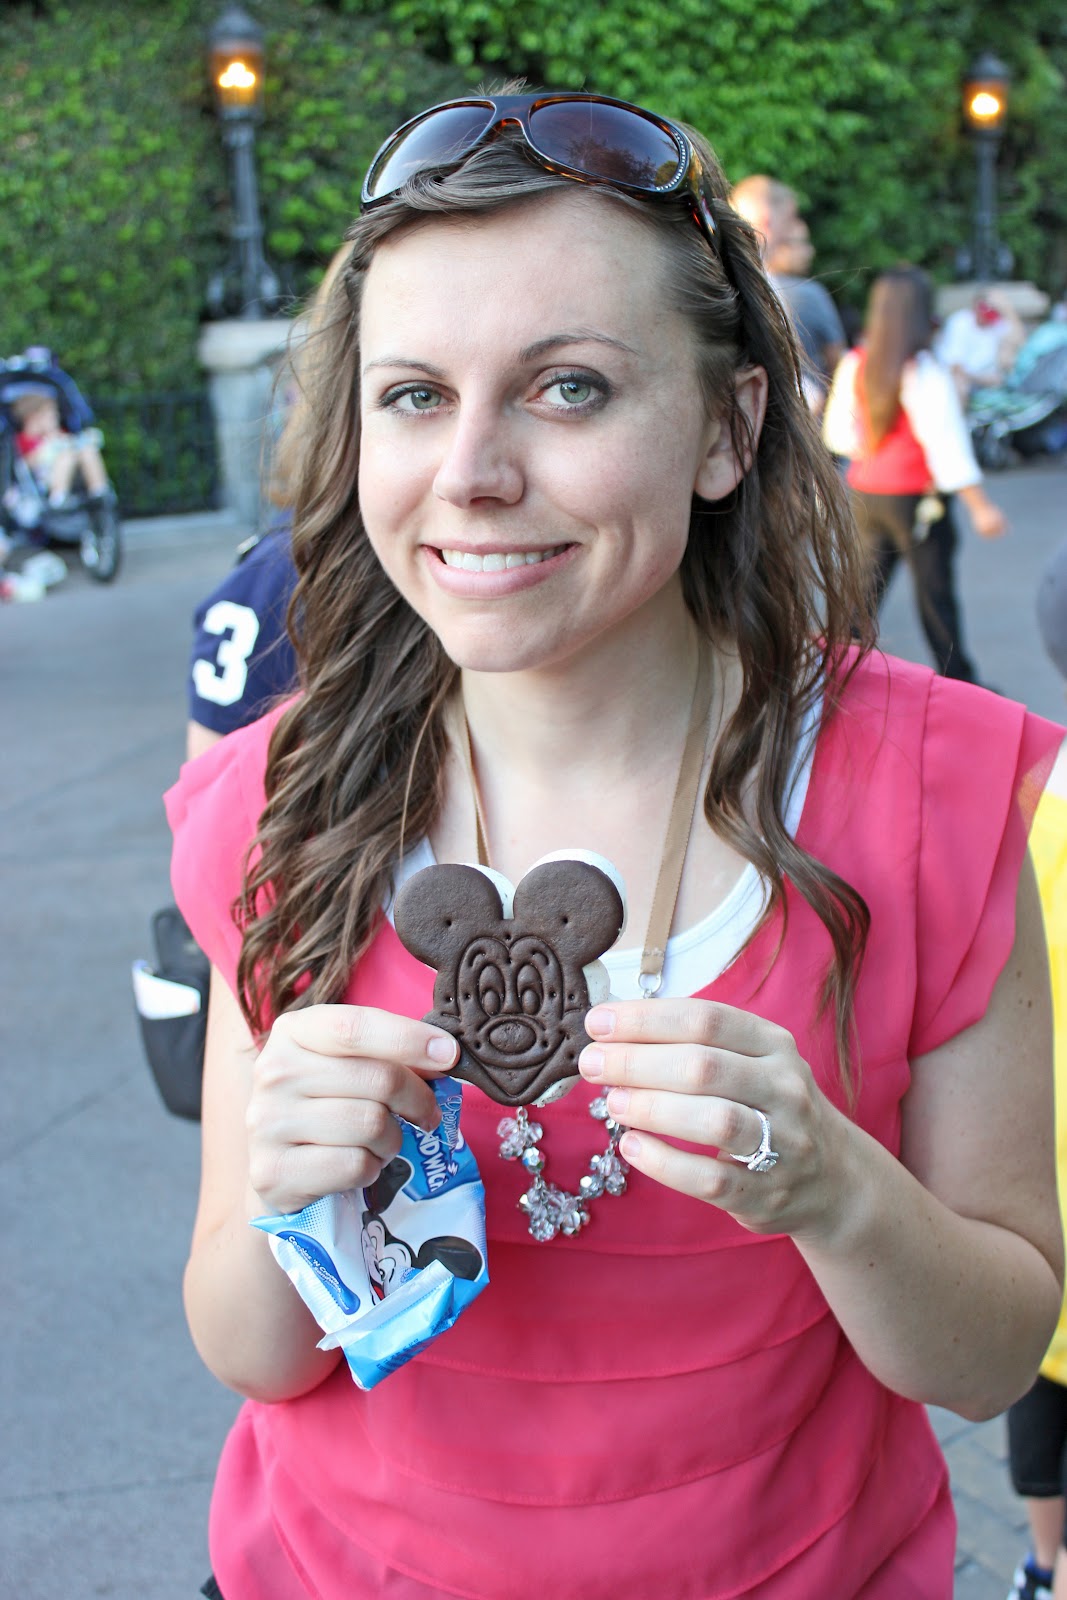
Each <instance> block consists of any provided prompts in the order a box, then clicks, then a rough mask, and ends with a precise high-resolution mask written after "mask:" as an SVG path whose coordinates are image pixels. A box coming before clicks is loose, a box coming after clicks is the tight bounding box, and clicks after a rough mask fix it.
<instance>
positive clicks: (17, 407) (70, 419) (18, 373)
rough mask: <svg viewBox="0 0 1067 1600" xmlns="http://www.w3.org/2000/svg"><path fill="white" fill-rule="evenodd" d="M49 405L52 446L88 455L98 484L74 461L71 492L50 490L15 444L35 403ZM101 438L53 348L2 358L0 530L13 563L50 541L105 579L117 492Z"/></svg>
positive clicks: (115, 562)
mask: <svg viewBox="0 0 1067 1600" xmlns="http://www.w3.org/2000/svg"><path fill="white" fill-rule="evenodd" d="M35 400H36V401H37V402H38V403H40V402H42V401H44V402H47V401H51V402H53V404H54V406H55V408H56V410H57V411H58V420H59V426H60V428H61V429H62V435H57V438H58V439H59V444H58V445H57V449H59V450H60V451H64V450H67V449H70V450H75V451H77V452H78V460H79V462H81V461H82V460H83V459H84V457H83V454H82V452H90V451H91V452H92V457H93V460H94V461H95V462H96V463H97V465H96V472H97V474H98V475H99V480H100V481H99V482H97V483H96V484H93V485H90V484H88V483H87V482H86V481H85V478H84V476H83V469H82V467H81V466H80V465H79V466H78V468H77V469H76V470H75V472H74V476H73V480H72V482H71V484H70V487H69V491H68V492H66V493H64V494H63V495H62V496H61V497H57V496H56V495H50V493H49V491H48V487H47V485H46V484H45V483H43V482H42V481H41V475H40V472H39V471H37V470H35V468H34V466H33V465H32V464H31V461H32V460H33V458H32V457H31V458H30V459H27V457H26V456H25V455H24V453H23V450H22V449H21V448H20V444H19V435H20V432H21V430H22V421H23V419H24V418H25V415H26V412H27V409H28V408H29V407H31V406H32V404H33V402H34V401H35ZM102 443H103V435H102V434H101V433H100V431H99V429H97V428H95V427H94V426H93V413H92V410H91V409H90V407H89V405H88V402H87V401H86V400H85V397H84V396H83V395H82V393H81V391H80V390H79V388H78V386H77V384H76V383H75V382H74V380H73V378H71V377H70V375H69V374H68V373H66V372H64V371H63V369H62V368H61V367H59V366H57V365H56V362H55V360H54V358H53V356H52V352H51V351H50V350H46V349H44V348H43V347H42V346H32V347H31V348H30V349H28V350H25V351H24V352H23V353H22V355H20V356H9V357H8V358H7V360H0V529H2V531H3V534H4V535H5V542H6V544H7V546H8V551H9V559H11V560H12V562H13V564H17V562H18V561H19V560H20V559H21V558H22V557H23V556H25V555H27V554H32V553H34V552H37V551H40V550H43V549H47V548H49V547H52V546H57V545H58V546H60V547H62V546H72V547H74V548H76V549H77V550H78V552H79V554H80V556H81V562H82V566H83V567H84V568H85V570H86V572H87V573H88V574H89V576H90V577H91V578H94V579H95V580H96V582H97V583H110V582H111V580H112V579H113V578H114V577H115V575H116V573H117V572H118V570H119V564H120V562H121V559H122V531H121V526H120V523H119V514H118V505H117V502H116V498H115V491H114V489H113V488H112V487H111V484H110V482H109V481H108V480H107V475H106V472H105V470H104V468H103V465H102V463H101V462H100V458H99V448H100V446H101V445H102Z"/></svg>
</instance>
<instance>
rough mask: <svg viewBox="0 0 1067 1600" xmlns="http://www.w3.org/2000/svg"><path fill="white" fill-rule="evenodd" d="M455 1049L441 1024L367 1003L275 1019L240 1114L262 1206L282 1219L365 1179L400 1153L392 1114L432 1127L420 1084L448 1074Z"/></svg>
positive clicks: (428, 1096)
mask: <svg viewBox="0 0 1067 1600" xmlns="http://www.w3.org/2000/svg"><path fill="white" fill-rule="evenodd" d="M458 1051H459V1046H458V1044H457V1042H456V1040H455V1039H453V1038H451V1037H450V1035H449V1034H447V1033H444V1032H442V1030H441V1029H440V1028H433V1027H431V1026H430V1025H429V1024H428V1023H425V1022H418V1021H414V1020H412V1019H411V1018H409V1017H398V1016H395V1015H394V1014H393V1013H392V1012H389V1011H379V1010H376V1009H374V1008H373V1007H370V1006H345V1005H320V1006H308V1007H307V1008H306V1009H304V1010H299V1011H290V1012H287V1013H286V1014H285V1015H284V1016H282V1017H279V1018H278V1020H277V1022H276V1023H275V1024H274V1027H273V1028H272V1029H271V1032H270V1036H269V1038H268V1039H267V1042H266V1044H265V1045H264V1046H263V1049H262V1050H261V1051H260V1053H259V1057H258V1059H257V1060H256V1062H255V1065H254V1067H253V1069H252V1092H251V1097H250V1099H249V1102H248V1110H247V1113H246V1118H245V1125H246V1128H247V1133H248V1170H249V1178H250V1180H251V1184H252V1188H253V1189H254V1190H255V1192H256V1194H257V1195H258V1197H259V1199H260V1200H261V1201H262V1202H263V1209H264V1210H266V1211H271V1212H274V1213H275V1214H288V1213H290V1212H294V1211H300V1210H302V1209H303V1207H304V1206H306V1205H309V1204H310V1203H311V1201H313V1200H318V1199H321V1197H322V1196H323V1195H327V1194H335V1193H339V1192H340V1191H342V1190H345V1189H356V1188H362V1187H364V1186H365V1185H366V1184H368V1183H371V1182H372V1181H373V1180H374V1179H375V1178H376V1177H377V1176H378V1173H379V1172H380V1171H381V1169H382V1167H383V1166H385V1164H386V1162H388V1161H390V1160H391V1159H392V1157H393V1156H395V1155H396V1154H397V1152H398V1151H399V1149H400V1127H399V1124H398V1123H397V1120H396V1119H397V1117H403V1118H404V1120H405V1121H406V1122H411V1123H414V1124H415V1125H416V1126H417V1127H420V1128H425V1129H427V1130H429V1129H432V1128H435V1127H436V1126H437V1124H438V1122H439V1121H440V1111H439V1109H438V1105H437V1101H436V1099H435V1097H434V1094H433V1090H432V1089H431V1088H430V1085H429V1083H428V1082H427V1081H426V1080H427V1079H428V1078H432V1077H437V1076H440V1075H441V1074H443V1073H447V1072H448V1071H449V1070H450V1069H451V1068H452V1067H453V1066H454V1064H455V1061H456V1057H457V1055H458Z"/></svg>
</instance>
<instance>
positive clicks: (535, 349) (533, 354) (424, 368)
mask: <svg viewBox="0 0 1067 1600" xmlns="http://www.w3.org/2000/svg"><path fill="white" fill-rule="evenodd" d="M572 344H602V345H606V346H607V347H608V349H611V350H621V351H623V352H624V354H626V355H629V356H635V355H637V354H638V351H637V350H635V349H634V347H633V345H629V344H627V343H626V342H625V341H624V340H623V339H615V338H613V337H612V336H611V334H608V333H597V332H596V331H595V330H594V329H592V328H573V329H568V330H567V331H565V332H561V333H550V334H548V335H547V337H546V338H544V339H536V340H535V341H534V343H533V344H528V345H524V346H523V348H522V349H521V350H520V351H519V360H520V361H522V362H524V363H525V362H530V361H537V360H538V359H539V358H540V357H541V356H546V355H548V354H549V353H550V352H551V351H553V350H560V349H563V348H564V347H565V346H567V345H572ZM377 367H410V368H413V369H414V370H415V371H417V372H424V373H425V374H426V376H427V377H428V378H443V377H444V372H443V371H442V369H441V368H440V367H435V366H434V365H433V364H432V363H431V362H429V361H423V360H421V359H420V358H418V357H416V356H400V355H396V356H378V357H377V359H376V360H374V361H368V362H366V363H365V364H364V367H363V371H364V372H373V371H374V370H375V369H376V368H377Z"/></svg>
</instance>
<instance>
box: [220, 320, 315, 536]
mask: <svg viewBox="0 0 1067 1600" xmlns="http://www.w3.org/2000/svg"><path fill="white" fill-rule="evenodd" d="M291 328H292V323H291V322H288V321H286V320H285V319H284V318H281V317H276V318H273V319H271V320H268V321H262V322H259V321H249V322H241V321H236V320H235V321H232V322H207V323H205V324H204V327H203V331H202V333H201V335H200V343H199V346H198V349H197V355H198V357H199V360H200V364H201V366H202V367H204V368H205V370H206V371H207V374H208V388H209V391H210V394H211V404H212V409H213V410H214V413H215V437H216V440H217V443H218V452H219V470H220V474H221V478H222V499H223V504H224V505H225V506H226V507H227V509H229V510H231V511H234V512H236V514H237V516H238V517H239V518H240V520H241V521H242V522H243V523H246V524H247V525H248V526H249V527H255V526H256V524H257V523H258V522H259V521H260V519H261V515H262V512H263V507H264V503H265V488H266V474H267V471H268V469H269V466H270V453H271V446H272V444H273V442H274V439H273V430H272V426H271V420H272V413H273V412H274V410H275V407H276V406H280V405H281V404H282V394H281V392H279V394H278V395H277V396H275V393H274V380H275V374H276V373H277V370H278V367H279V364H280V363H281V361H282V359H283V358H284V355H285V352H286V350H287V348H288V343H289V334H290V330H291Z"/></svg>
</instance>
